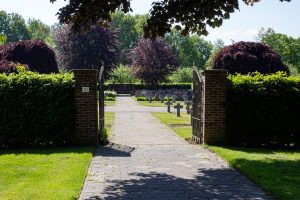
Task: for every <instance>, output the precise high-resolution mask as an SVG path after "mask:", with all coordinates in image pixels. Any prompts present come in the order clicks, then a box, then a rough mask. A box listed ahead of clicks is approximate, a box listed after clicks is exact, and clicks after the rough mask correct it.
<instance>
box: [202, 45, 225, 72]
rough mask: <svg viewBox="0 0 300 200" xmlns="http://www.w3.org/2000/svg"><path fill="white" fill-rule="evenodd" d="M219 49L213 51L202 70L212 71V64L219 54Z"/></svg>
mask: <svg viewBox="0 0 300 200" xmlns="http://www.w3.org/2000/svg"><path fill="white" fill-rule="evenodd" d="M220 50H221V49H217V50H214V51H213V52H212V53H211V55H210V56H209V58H208V60H207V61H206V63H205V65H204V69H212V68H213V64H214V59H215V57H216V56H217V55H218V54H219V53H220Z"/></svg>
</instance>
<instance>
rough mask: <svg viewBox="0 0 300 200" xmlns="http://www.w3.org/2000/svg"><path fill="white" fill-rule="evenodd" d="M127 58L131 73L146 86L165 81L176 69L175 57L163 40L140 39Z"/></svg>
mask: <svg viewBox="0 0 300 200" xmlns="http://www.w3.org/2000/svg"><path fill="white" fill-rule="evenodd" d="M129 57H130V60H131V67H132V68H133V73H134V74H135V75H136V77H137V78H139V79H141V80H142V82H144V83H148V84H156V83H159V82H163V81H165V80H166V77H167V76H168V75H169V74H171V73H172V72H174V71H175V70H176V69H177V68H178V63H177V62H176V58H175V55H174V54H173V53H172V50H171V48H170V46H169V45H168V44H167V42H165V40H164V39H163V38H157V39H145V38H141V39H140V40H139V42H138V44H137V46H136V47H135V48H134V49H132V51H131V52H130V55H129Z"/></svg>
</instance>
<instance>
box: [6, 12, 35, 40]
mask: <svg viewBox="0 0 300 200" xmlns="http://www.w3.org/2000/svg"><path fill="white" fill-rule="evenodd" d="M0 33H1V34H3V35H5V36H6V37H7V42H18V41H21V40H26V39H29V38H30V34H29V31H28V30H27V27H26V22H25V20H24V19H23V17H22V16H21V15H19V14H16V13H6V12H5V11H0Z"/></svg>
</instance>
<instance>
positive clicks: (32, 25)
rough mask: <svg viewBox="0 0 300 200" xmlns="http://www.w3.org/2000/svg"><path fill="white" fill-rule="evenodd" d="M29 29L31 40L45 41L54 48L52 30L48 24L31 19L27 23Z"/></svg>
mask: <svg viewBox="0 0 300 200" xmlns="http://www.w3.org/2000/svg"><path fill="white" fill-rule="evenodd" d="M27 29H28V31H29V34H30V38H32V39H39V40H43V41H45V42H46V43H47V44H49V45H50V46H54V41H53V37H52V34H51V28H50V26H48V25H47V24H44V23H43V22H42V21H41V20H38V19H29V20H28V22H27Z"/></svg>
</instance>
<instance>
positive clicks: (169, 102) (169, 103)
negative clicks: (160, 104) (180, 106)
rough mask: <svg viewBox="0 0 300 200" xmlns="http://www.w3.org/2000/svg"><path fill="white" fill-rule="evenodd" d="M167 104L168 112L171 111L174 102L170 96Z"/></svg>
mask: <svg viewBox="0 0 300 200" xmlns="http://www.w3.org/2000/svg"><path fill="white" fill-rule="evenodd" d="M166 105H167V107H168V113H170V112H171V105H173V103H172V102H171V101H170V98H168V101H167V102H166Z"/></svg>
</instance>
